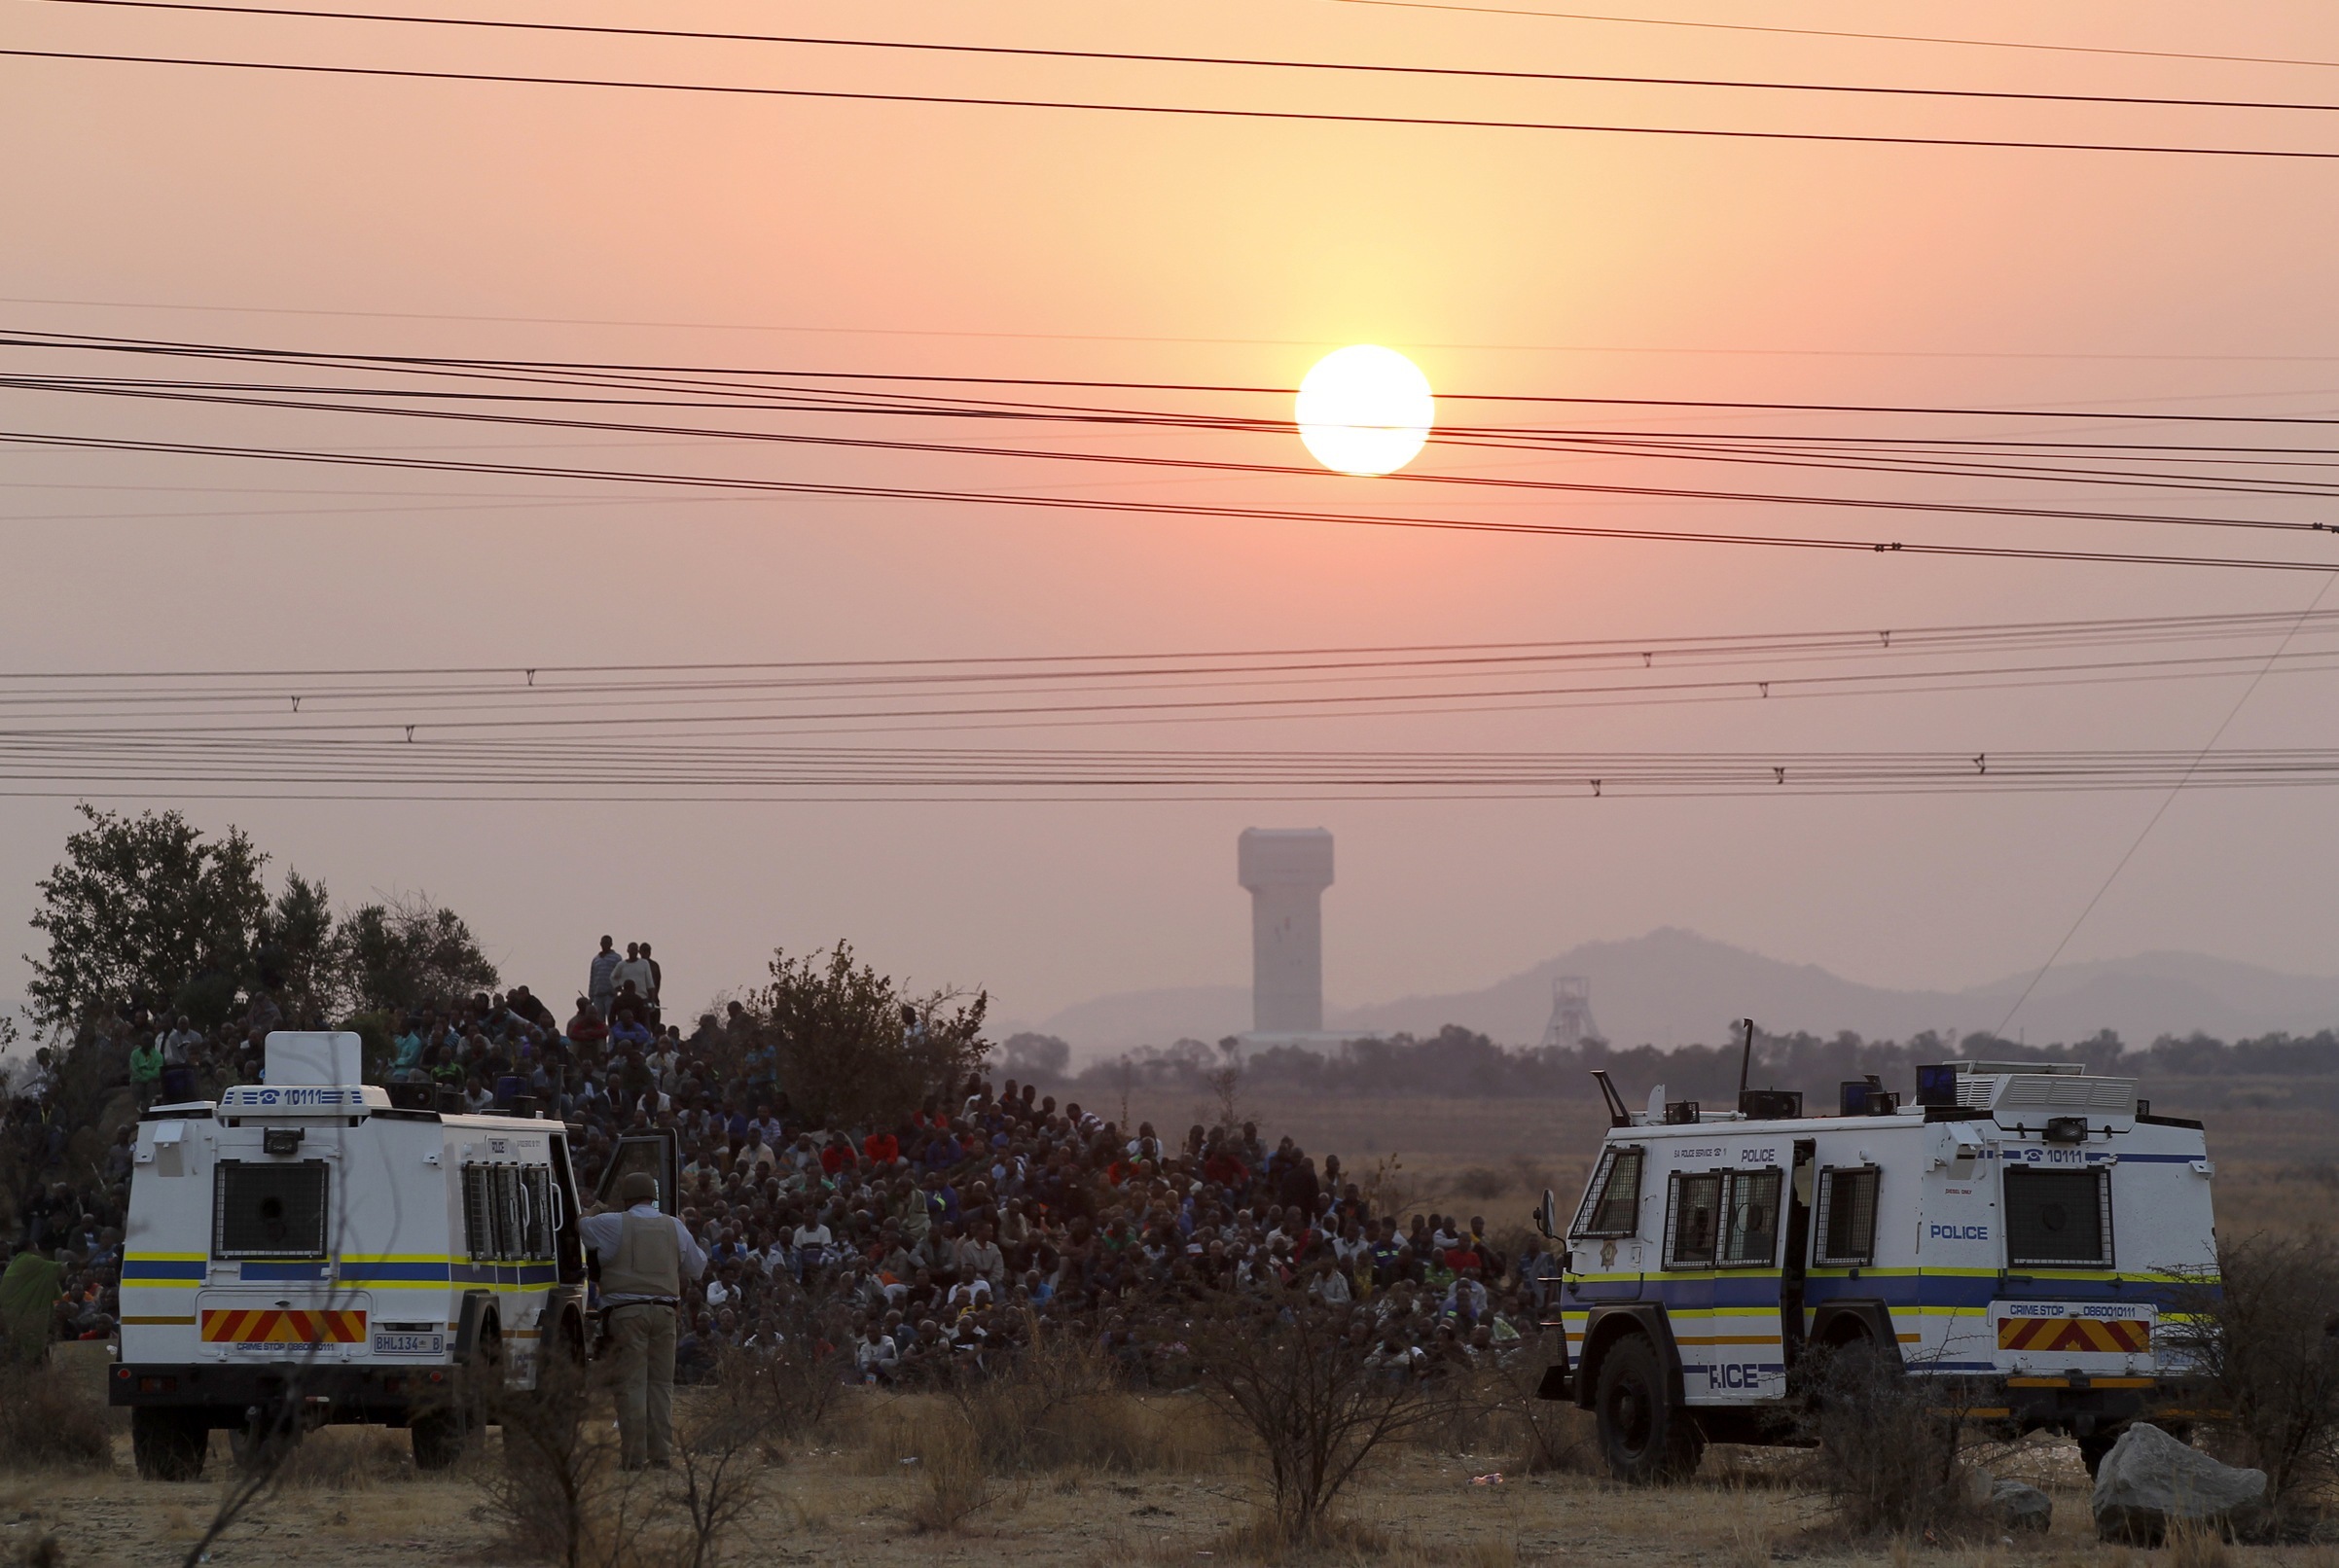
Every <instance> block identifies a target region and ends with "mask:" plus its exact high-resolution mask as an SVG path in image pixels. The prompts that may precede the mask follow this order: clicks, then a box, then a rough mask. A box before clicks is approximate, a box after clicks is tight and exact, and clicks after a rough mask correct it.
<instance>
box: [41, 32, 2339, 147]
mask: <svg viewBox="0 0 2339 1568" xmlns="http://www.w3.org/2000/svg"><path fill="white" fill-rule="evenodd" d="M0 57H7V58H14V59H28V60H58V61H74V62H80V63H86V64H106V65H167V66H186V67H193V68H197V69H201V70H217V71H247V72H260V73H270V74H292V75H309V76H326V77H339V78H344V79H346V78H372V79H375V80H382V81H407V82H464V83H477V84H493V85H498V86H519V87H559V88H603V89H620V90H625V91H636V92H678V93H704V94H716V95H722V96H733V97H755V98H773V99H800V100H817V101H825V102H834V103H880V104H930V105H937V106H943V107H953V108H980V109H1044V110H1066V111H1073V112H1078V113H1085V114H1108V115H1130V116H1168V117H1182V118H1189V119H1201V120H1222V121H1233V122H1247V123H1253V124H1257V123H1266V122H1281V123H1287V124H1307V125H1388V126H1411V127H1423V128H1434V129H1448V130H1512V131H1537V132H1563V133H1573V134H1587V135H1618V136H1662V137H1673V138H1682V137H1687V138H1694V139H1709V140H1722V141H1744V142H1802V143H1828V144H1835V145H1845V146H1868V147H1944V148H1952V147H1954V148H1984V149H1998V150H2007V151H2023V152H2062V153H2135V154H2152V155H2157V156H2169V157H2187V158H2234V159H2287V160H2309V161H2327V160H2333V159H2339V149H2323V148H2307V147H2213V146H2202V145H2199V144H2194V143H2181V142H2151V141H2064V140H2055V139H2048V138H2022V137H1989V136H1946V135H1944V136H1921V135H1887V134H1882V133H1862V132H1856V131H1825V130H1760V129H1752V128H1748V127H1744V126H1736V127H1733V126H1719V125H1616V124H1605V123H1597V122H1589V121H1557V120H1506V119H1491V118H1490V119H1476V118H1469V117H1464V116H1440V115H1395V114H1352V113H1349V114H1344V113H1335V112H1331V111H1325V110H1308V109H1259V108H1235V107H1225V106H1213V105H1205V104H1177V103H1126V102H1112V101H1107V100H1103V99H1080V98H1036V97H1032V98H1026V97H1009V96H1004V95H980V94H972V93H938V92H873V91H848V90H846V89H835V88H782V87H757V86H750V85H746V84H742V83H717V82H660V81H651V80H644V79H629V78H618V77H597V76H550V75H544V76H539V75H528V74H523V73H520V72H510V71H448V70H422V69H417V68H405V67H396V66H386V65H330V64H324V63H321V62H316V61H298V60H252V59H228V58H221V57H216V56H198V55H181V54H140V53H113V52H107V51H98V50H60V49H0Z"/></svg>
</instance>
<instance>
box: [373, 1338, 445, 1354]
mask: <svg viewBox="0 0 2339 1568" xmlns="http://www.w3.org/2000/svg"><path fill="white" fill-rule="evenodd" d="M374 1354H376V1355H378V1356H443V1355H445V1354H447V1336H445V1335H443V1334H379V1333H377V1334H376V1335H375V1336H374Z"/></svg>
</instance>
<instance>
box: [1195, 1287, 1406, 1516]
mask: <svg viewBox="0 0 2339 1568" xmlns="http://www.w3.org/2000/svg"><path fill="white" fill-rule="evenodd" d="M1345 1321H1346V1320H1345V1319H1344V1318H1343V1317H1342V1316H1341V1315H1340V1314H1338V1313H1336V1312H1333V1311H1329V1310H1326V1309H1325V1308H1323V1307H1320V1306H1318V1305H1316V1304H1315V1303H1313V1302H1312V1301H1308V1300H1307V1298H1306V1297H1304V1296H1302V1295H1300V1294H1299V1293H1297V1292H1288V1293H1283V1294H1281V1295H1279V1296H1277V1295H1270V1296H1265V1297H1259V1298H1247V1297H1246V1298H1230V1299H1227V1300H1225V1301H1219V1302H1216V1303H1214V1305H1213V1309H1212V1310H1211V1311H1210V1312H1209V1313H1208V1314H1207V1315H1204V1316H1198V1317H1197V1318H1196V1319H1195V1322H1194V1326H1193V1330H1192V1339H1193V1344H1194V1349H1195V1352H1196V1359H1197V1361H1198V1362H1199V1363H1200V1365H1201V1368H1202V1387H1203V1391H1204V1394H1205V1397H1206V1398H1207V1399H1208V1400H1209V1401H1210V1403H1211V1405H1212V1406H1213V1407H1215V1408H1216V1409H1217V1411H1218V1413H1219V1414H1220V1415H1221V1416H1222V1417H1223V1418H1224V1419H1225V1421H1226V1423H1227V1425H1228V1426H1229V1427H1231V1428H1233V1429H1235V1430H1237V1431H1240V1432H1241V1433H1242V1434H1243V1435H1244V1436H1245V1437H1247V1438H1248V1439H1249V1440H1250V1442H1251V1444H1252V1449H1253V1452H1254V1453H1255V1454H1256V1456H1257V1459H1258V1461H1259V1463H1260V1465H1261V1468H1262V1469H1263V1470H1264V1471H1265V1475H1264V1476H1263V1478H1262V1479H1264V1480H1265V1481H1266V1483H1267V1488H1268V1499H1269V1511H1270V1516H1271V1517H1272V1521H1273V1528H1274V1529H1275V1530H1276V1532H1277V1534H1278V1536H1279V1537H1280V1539H1281V1540H1282V1542H1283V1543H1284V1544H1285V1545H1286V1546H1292V1547H1300V1546H1312V1545H1314V1544H1317V1543H1319V1542H1321V1541H1322V1540H1324V1539H1325V1537H1326V1532H1332V1533H1334V1534H1337V1533H1339V1532H1340V1531H1342V1530H1346V1529H1349V1528H1351V1526H1349V1525H1348V1524H1346V1523H1344V1522H1341V1521H1338V1520H1335V1519H1334V1518H1333V1516H1332V1512H1331V1511H1332V1508H1333V1506H1334V1504H1335V1503H1336V1502H1337V1501H1338V1499H1339V1497H1340V1494H1341V1493H1342V1491H1344V1490H1345V1489H1346V1488H1347V1487H1348V1485H1349V1482H1350V1481H1352V1480H1353V1479H1355V1478H1356V1475H1357V1472H1358V1471H1359V1470H1361V1469H1362V1468H1363V1467H1364V1466H1365V1464H1366V1463H1367V1462H1369V1461H1370V1460H1371V1459H1372V1458H1373V1456H1374V1454H1375V1453H1376V1452H1378V1451H1379V1450H1380V1449H1381V1448H1382V1447H1383V1446H1384V1445H1385V1444H1387V1443H1394V1442H1399V1441H1402V1440H1404V1439H1406V1438H1408V1437H1410V1436H1411V1435H1413V1434H1414V1433H1416V1432H1418V1431H1419V1430H1420V1429H1421V1427H1422V1426H1423V1425H1424V1424H1426V1423H1429V1422H1431V1421H1433V1420H1434V1419H1435V1418H1436V1416H1437V1414H1438V1413H1439V1412H1438V1408H1437V1403H1436V1398H1437V1397H1436V1395H1435V1394H1434V1393H1433V1391H1432V1390H1431V1389H1429V1388H1428V1387H1427V1386H1426V1385H1424V1384H1423V1383H1422V1382H1421V1380H1420V1379H1418V1378H1414V1377H1411V1376H1408V1375H1404V1374H1402V1373H1397V1374H1393V1375H1392V1373H1391V1372H1388V1371H1386V1370H1385V1369H1382V1368H1379V1367H1375V1366H1373V1365H1371V1364H1370V1363H1369V1361H1368V1359H1367V1354H1366V1351H1365V1349H1364V1348H1363V1347H1362V1346H1359V1345H1357V1344H1355V1343H1354V1342H1352V1341H1351V1340H1350V1339H1349V1336H1348V1335H1347V1333H1346V1332H1345Z"/></svg>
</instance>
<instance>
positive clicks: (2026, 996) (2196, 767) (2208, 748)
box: [1991, 577, 2331, 1038]
mask: <svg viewBox="0 0 2339 1568" xmlns="http://www.w3.org/2000/svg"><path fill="white" fill-rule="evenodd" d="M2330 590H2331V580H2330V578H2328V577H2326V578H2324V579H2323V580H2322V586H2321V587H2320V588H2317V589H2316V590H2315V597H2314V598H2313V599H2311V600H2309V601H2308V604H2307V607H2306V609H2305V610H2303V611H2301V612H2300V613H2299V616H2298V620H2297V622H2296V623H2295V624H2293V625H2292V626H2291V628H2290V631H2289V632H2288V633H2287V634H2285V636H2284V638H2283V640H2282V642H2281V643H2280V644H2279V645H2277V647H2276V648H2275V650H2274V652H2273V653H2271V654H2269V655H2267V656H2266V661H2265V663H2264V664H2263V665H2261V666H2260V667H2259V669H2258V672H2257V674H2255V675H2254V676H2252V677H2250V681H2249V685H2248V686H2245V687H2244V688H2242V692H2241V695H2239V696H2237V697H2235V698H2234V701H2233V706H2232V707H2230V708H2228V709H2226V710H2225V717H2224V718H2223V719H2221V720H2219V721H2218V723H2217V728H2216V729H2215V730H2214V731H2211V733H2210V737H2209V739H2208V741H2207V742H2206V743H2204V744H2203V746H2202V748H2201V750H2200V751H2199V752H2197V753H2196V754H2195V755H2194V758H2193V761H2192V763H2191V764H2190V765H2189V766H2187V767H2186V768H2185V770H2184V773H2183V774H2182V775H2181V776H2180V777H2178V778H2177V781H2176V782H2175V783H2174V784H2171V785H2170V786H2169V793H2168V794H2167V795H2166V796H2164V797H2162V798H2161V802H2160V804H2159V805H2158V806H2156V807H2154V808H2153V812H2152V815H2151V816H2149V817H2147V818H2145V819H2144V825H2143V827H2142V828H2141V829H2140V830H2139V831H2138V833H2137V836H2136V837H2135V838H2134V839H2133V840H2131V841H2130V843H2129V845H2128V848H2127V849H2126V851H2125V852H2123V853H2122V854H2121V856H2120V858H2119V859H2118V860H2117V861H2115V862H2113V863H2112V868H2111V872H2110V874H2108V875H2106V876H2105V878H2104V880H2103V883H2102V885H2100V886H2098V887H2097V889H2096V891H2095V895H2094V896H2093V897H2092V898H2090V899H2089V900H2088V901H2087V903H2086V904H2085V905H2083V906H2081V908H2080V909H2079V914H2078V917H2077V918H2076V919H2074V920H2072V921H2071V923H2070V928H2069V930H2067V931H2065V932H2064V933H2063V940H2062V941H2060V942H2058V943H2056V944H2055V950H2054V951H2052V952H2050V953H2048V954H2047V958H2046V962H2045V963H2043V964H2041V965H2039V966H2038V973H2037V974H2035V975H2033V976H2032V977H2031V982H2030V983H2029V984H2028V985H2025V986H2024V987H2023V988H2022V994H2021V995H2020V996H2017V997H2016V998H2015V999H2014V1005H2013V1006H2012V1007H2010V1008H2008V1009H2006V1016H2004V1017H2002V1018H2000V1019H1998V1020H1997V1028H1996V1029H1994V1030H1992V1031H1991V1032H1992V1033H1993V1034H1996V1035H1997V1036H1999V1037H2001V1038H2002V1037H2003V1036H2004V1035H2005V1032H2006V1025H2007V1024H2009V1023H2012V1022H2013V1021H2014V1015H2016V1014H2017V1013H2020V1012H2021V1011H2022V1007H2023V1004H2024V1003H2025V1002H2028V1001H2029V1000H2030V999H2031V993H2032V992H2033V991H2034V990H2036V989H2038V982H2039V981H2040V980H2045V979H2046V977H2047V971H2049V970H2051V969H2053V968H2054V967H2055V963H2056V960H2058V959H2060V958H2061V957H2062V956H2063V950H2064V949H2065V948H2066V947H2069V945H2070V944H2071V939H2072V938H2073V937H2075V936H2077V935H2078V934H2079V928H2080V927H2081V926H2083V925H2085V924H2087V917H2088V916H2089V915H2091V914H2093V913H2095V912H2096V906H2097V905H2099V904H2101V903H2103V902H2104V895H2105V894H2106V893H2108V892H2110V891H2111V884H2112V883H2114V882H2116V881H2118V880H2119V879H2120V873H2122V872H2124V871H2126V870H2127V869H2128V863H2129V862H2130V861H2132V860H2134V859H2135V858H2136V852H2137V851H2138V850H2140V849H2141V848H2143V846H2144V840H2145V839H2146V838H2149V837H2152V830H2153V829H2154V828H2157V827H2159V826H2160V819H2161V818H2162V817H2164V816H2166V815H2168V811H2169V807H2170V806H2171V805H2173V804H2175V803H2176V801H2177V796H2178V795H2179V794H2181V793H2182V792H2183V791H2184V789H2185V787H2186V786H2187V785H2189V784H2190V783H2191V782H2192V781H2193V778H2194V775H2195V774H2197V773H2198V772H2199V771H2200V769H2201V767H2202V766H2203V765H2204V764H2205V763H2207V762H2208V761H2209V756H2210V753H2212V752H2213V751H2215V750H2216V749H2217V742H2218V741H2220V740H2222V739H2224V738H2225V731H2227V730H2229V729H2230V728H2232V726H2233V722H2234V720H2236V719H2238V718H2240V717H2241V714H2242V709H2243V708H2244V707H2245V706H2246V705H2247V704H2248V703H2249V698H2250V696H2251V695H2253V694H2255V693H2256V691H2257V689H2258V684H2259V682H2261V681H2263V680H2264V679H2265V678H2266V672H2267V671H2268V670H2270V669H2272V668H2273V667H2274V664H2275V661H2276V660H2277V659H2281V658H2282V657H2283V655H2284V653H2285V651H2286V650H2287V649H2288V648H2289V646H2290V640H2291V638H2292V637H2294V636H2296V635H2297V633H2298V628H2299V627H2300V626H2303V625H2305V624H2307V621H2308V619H2309V618H2310V617H2312V616H2313V615H2314V614H2315V612H2316V611H2317V610H2319V609H2321V607H2322V600H2323V595H2325V594H2327V593H2328V592H2330Z"/></svg>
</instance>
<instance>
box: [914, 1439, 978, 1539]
mask: <svg viewBox="0 0 2339 1568" xmlns="http://www.w3.org/2000/svg"><path fill="white" fill-rule="evenodd" d="M914 1457H915V1458H916V1459H917V1461H918V1464H917V1469H918V1490H917V1492H916V1494H915V1496H914V1497H913V1499H912V1501H911V1504H910V1522H911V1523H912V1524H913V1525H915V1526H916V1527H917V1528H918V1529H920V1530H924V1531H930V1532H934V1533H937V1534H943V1533H948V1532H950V1531H953V1530H955V1529H957V1528H958V1527H959V1526H960V1525H962V1524H964V1523H965V1522H966V1521H967V1519H968V1518H969V1517H970V1516H972V1515H974V1514H975V1513H976V1512H977V1511H979V1510H981V1509H983V1508H985V1507H987V1506H988V1505H989V1504H990V1502H991V1500H992V1499H993V1498H995V1497H996V1496H997V1495H998V1493H997V1492H996V1491H995V1490H994V1489H993V1488H992V1486H991V1482H990V1476H989V1475H988V1474H987V1473H986V1472H985V1471H984V1468H983V1450H982V1446H981V1444H980V1443H978V1442H977V1440H976V1437H975V1434H974V1432H973V1430H972V1429H971V1428H969V1427H968V1426H967V1424H966V1423H965V1421H963V1420H962V1419H959V1418H958V1417H957V1416H955V1415H954V1414H945V1415H944V1416H943V1418H942V1419H941V1420H938V1421H936V1422H934V1423H933V1424H932V1425H931V1426H929V1427H928V1428H926V1430H925V1434H924V1444H923V1448H922V1450H921V1451H920V1452H919V1453H918V1454H917V1455H915V1456H914Z"/></svg>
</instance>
